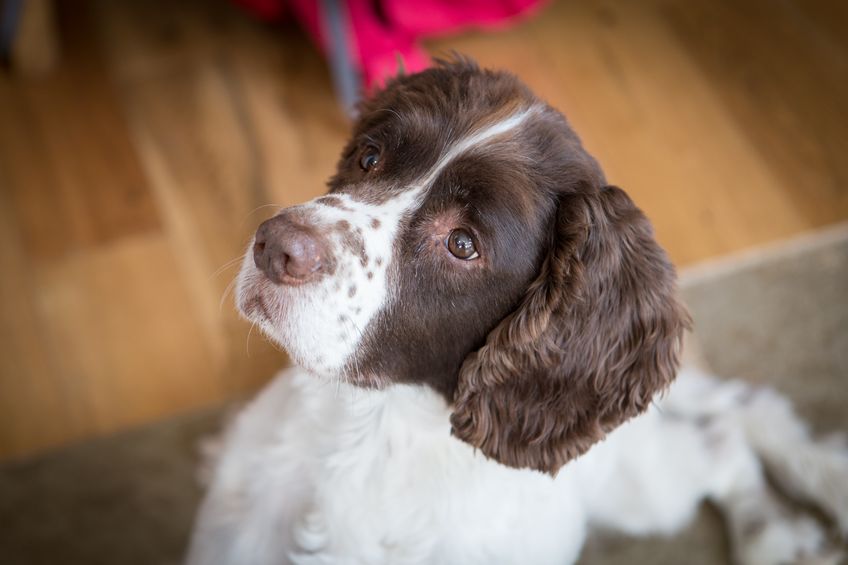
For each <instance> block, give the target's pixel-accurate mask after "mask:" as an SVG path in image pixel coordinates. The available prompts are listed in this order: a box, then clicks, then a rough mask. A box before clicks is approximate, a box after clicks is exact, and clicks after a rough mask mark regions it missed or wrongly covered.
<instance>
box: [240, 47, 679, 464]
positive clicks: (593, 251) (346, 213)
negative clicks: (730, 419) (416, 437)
mask: <svg viewBox="0 0 848 565" xmlns="http://www.w3.org/2000/svg"><path fill="white" fill-rule="evenodd" d="M238 306H239V308H240V310H241V311H242V312H243V313H244V315H245V316H247V317H248V318H249V319H250V320H252V321H254V322H256V323H258V324H259V325H260V327H261V328H262V330H263V331H264V332H265V333H266V334H267V335H268V336H269V337H270V338H271V339H272V340H274V341H276V342H277V343H279V344H280V345H282V346H283V347H285V348H286V349H287V350H288V351H289V353H290V354H291V356H292V358H293V359H294V360H295V362H297V363H298V364H300V365H302V366H303V367H304V368H306V369H307V370H309V371H311V372H313V373H316V374H318V375H324V376H329V377H332V378H338V379H343V380H345V381H348V382H351V383H354V384H357V385H360V386H364V387H382V386H387V385H390V384H392V383H396V382H403V383H419V384H422V385H424V386H430V387H433V388H434V389H435V390H437V391H438V392H440V393H441V394H443V395H444V396H445V398H446V399H447V401H448V402H449V403H450V404H452V408H453V415H452V417H451V423H452V424H453V427H454V430H453V432H454V434H455V435H456V436H457V437H459V438H460V439H462V440H464V441H467V442H468V443H471V444H472V445H474V446H476V447H479V448H480V449H481V450H482V451H483V452H484V453H485V454H486V455H488V456H490V457H492V458H494V459H497V460H498V461H500V462H502V463H504V464H507V465H511V466H515V467H531V468H535V469H539V470H544V471H548V472H555V471H556V470H557V469H559V467H560V466H561V465H563V464H564V463H565V462H566V461H568V460H569V459H571V458H573V457H575V456H576V455H579V454H580V453H582V452H584V451H585V450H586V449H588V447H589V446H591V445H592V443H594V442H596V441H598V440H599V439H601V438H602V437H603V436H604V434H605V433H607V432H608V431H609V430H611V429H612V428H614V427H615V426H617V425H618V424H620V423H621V422H623V421H624V420H625V419H627V418H629V417H631V416H633V415H635V414H637V413H639V412H641V411H642V410H644V409H645V408H646V407H647V405H648V403H649V402H650V399H651V398H652V396H653V394H654V393H655V392H656V391H658V390H660V389H662V388H663V387H664V386H665V385H666V384H668V382H670V380H671V378H673V374H674V371H675V369H676V364H677V351H678V346H679V341H680V337H681V333H682V330H683V328H684V327H685V324H686V315H685V312H684V311H683V309H682V308H681V307H680V306H679V304H678V302H677V300H676V298H675V281H674V272H673V269H672V268H671V266H670V265H669V263H668V261H667V259H666V257H665V254H664V253H663V252H662V250H661V249H660V248H659V247H658V246H657V244H656V243H655V242H654V240H653V236H652V233H651V230H650V225H649V224H648V222H647V220H646V219H645V218H644V216H643V215H642V214H641V212H639V210H638V209H637V208H636V207H635V206H634V205H633V203H632V202H631V201H630V199H629V198H628V197H627V196H626V195H625V194H624V193H623V192H622V191H621V190H619V189H617V188H615V187H609V186H606V183H605V181H604V177H603V174H602V173H601V171H600V169H599V167H598V165H597V163H596V162H595V161H594V159H592V158H591V157H590V156H589V155H588V154H587V153H586V152H585V150H584V149H583V148H582V146H581V145H580V142H579V140H578V138H577V137H576V136H575V135H574V133H573V132H572V131H571V129H570V128H569V126H568V124H567V123H566V121H565V119H564V118H563V117H562V116H561V115H560V114H559V113H557V112H556V111H555V110H553V109H551V108H550V107H548V106H546V105H545V104H544V103H542V102H540V101H539V100H538V99H537V98H536V97H535V96H533V94H532V93H530V91H529V90H528V89H527V88H526V87H524V86H523V85H522V84H521V83H520V82H518V81H517V79H515V78H514V77H512V76H511V75H508V74H504V73H492V72H488V71H481V70H479V69H478V68H477V67H476V66H475V65H473V64H471V63H468V62H459V63H449V64H442V65H440V66H439V67H437V68H434V69H430V70H428V71H425V72H423V73H419V74H417V75H413V76H409V77H401V78H399V79H397V80H396V81H394V82H392V83H390V84H389V85H388V86H387V88H386V89H385V90H384V91H382V92H380V93H378V94H377V95H376V96H375V97H373V98H372V99H371V100H369V101H368V102H366V103H364V105H363V106H362V107H361V109H360V118H359V120H358V121H357V123H356V124H355V126H354V133H353V137H352V139H351V141H350V143H348V145H347V147H346V148H345V149H344V152H343V155H342V158H341V160H340V162H339V165H338V171H337V173H336V175H335V176H334V177H333V178H332V179H331V180H330V192H329V194H328V195H326V196H324V197H321V198H318V199H316V200H313V201H311V202H309V203H306V204H304V205H301V206H297V207H294V208H290V209H287V210H284V211H283V212H281V213H280V214H279V215H277V216H276V217H274V218H272V219H271V220H268V221H267V222H265V223H264V224H262V226H260V228H259V230H258V231H257V234H256V237H255V240H254V243H253V245H252V249H251V251H250V252H248V254H247V255H246V257H245V260H244V264H243V266H242V271H241V273H240V275H239V281H238Z"/></svg>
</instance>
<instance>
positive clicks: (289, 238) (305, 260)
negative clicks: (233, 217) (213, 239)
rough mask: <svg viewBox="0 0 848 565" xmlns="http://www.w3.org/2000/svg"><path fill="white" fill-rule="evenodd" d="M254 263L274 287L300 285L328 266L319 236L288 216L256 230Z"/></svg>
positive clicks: (277, 218)
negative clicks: (277, 285)
mask: <svg viewBox="0 0 848 565" xmlns="http://www.w3.org/2000/svg"><path fill="white" fill-rule="evenodd" d="M253 262H254V263H255V264H256V268H258V269H259V270H260V271H262V272H263V273H265V275H267V277H268V278H269V279H271V281H273V282H274V283H275V284H298V283H300V282H304V281H306V279H308V278H309V277H311V276H313V275H315V274H318V273H320V272H322V270H323V269H324V268H325V267H326V266H327V263H328V261H327V257H326V249H325V246H324V245H323V244H322V242H321V240H320V239H319V238H318V237H317V236H316V234H315V233H314V232H313V231H312V230H310V229H309V228H307V227H306V226H303V225H300V224H297V223H295V222H294V221H292V220H291V218H289V217H287V215H286V214H281V215H279V216H275V217H273V218H271V219H270V220H267V221H265V222H263V223H262V225H260V226H259V229H257V230H256V238H255V239H254V243H253Z"/></svg>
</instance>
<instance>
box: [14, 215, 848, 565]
mask: <svg viewBox="0 0 848 565" xmlns="http://www.w3.org/2000/svg"><path fill="white" fill-rule="evenodd" d="M683 280H684V296H685V299H686V301H687V303H688V304H689V305H690V308H691V310H692V313H693V315H694V318H695V321H696V327H697V335H698V342H699V344H700V347H699V348H698V349H699V350H700V353H701V356H702V357H703V360H704V362H705V363H706V364H708V365H709V366H710V367H712V368H713V369H715V370H716V371H717V372H719V373H720V374H722V375H728V376H737V377H741V378H746V379H750V380H753V381H756V382H760V383H769V384H773V385H775V386H777V387H779V388H780V389H781V390H783V391H785V392H787V393H788V394H789V395H790V396H791V397H792V398H793V399H794V400H795V402H796V404H797V405H798V407H799V410H800V411H801V412H802V413H803V414H804V415H805V416H806V417H807V418H808V419H810V421H811V422H812V423H813V426H814V428H815V429H817V430H820V431H834V430H840V429H841V430H846V429H848V225H843V226H839V227H837V228H832V229H829V230H825V231H824V232H820V233H817V234H812V235H809V236H805V237H803V238H800V239H797V240H793V241H790V242H787V243H785V244H781V245H775V246H771V247H769V248H766V249H761V250H757V251H753V252H749V253H746V254H744V255H742V256H739V257H733V258H729V259H725V260H722V261H718V262H715V263H711V264H707V265H702V266H700V267H698V268H696V269H692V270H689V271H687V272H686V273H684V274H683ZM220 417H221V416H220V411H207V412H203V413H196V414H190V415H186V416H184V417H181V418H178V419H174V420H170V421H167V422H162V423H159V424H156V425H154V426H150V427H147V428H144V429H140V430H136V431H133V432H130V433H125V434H121V435H119V436H116V437H112V438H105V439H101V440H97V441H93V442H89V443H86V444H83V445H79V446H73V447H69V448H65V449H62V450H59V451H56V452H53V453H50V454H48V455H45V456H42V457H40V458H38V459H35V460H31V461H26V462H20V463H14V464H6V465H3V466H2V467H0V564H2V565H17V564H20V565H30V564H50V565H53V564H64V565H77V564H79V565H83V564H84V565H98V564H121V565H134V564H166V563H179V562H180V559H181V556H182V553H183V550H184V547H185V543H186V539H187V536H188V532H189V528H190V525H191V520H192V516H193V514H194V511H195V508H196V505H197V503H198V501H199V497H200V490H199V488H198V487H197V484H196V481H195V475H196V473H195V469H196V465H197V458H196V453H197V449H196V446H197V445H198V442H199V438H201V437H203V436H204V435H206V434H209V433H211V432H212V431H214V430H215V429H216V427H217V426H218V425H219V421H220ZM846 480H848V478H846ZM726 562H727V547H726V542H725V541H724V537H723V533H722V530H721V521H720V519H719V518H718V517H717V515H716V514H715V511H713V510H711V509H710V508H709V507H705V508H704V510H703V511H702V512H701V515H700V516H699V518H698V520H697V521H696V523H695V524H693V526H692V527H690V528H689V529H687V530H686V531H685V532H682V533H681V534H680V535H678V536H675V537H673V538H671V539H650V540H633V539H629V538H622V537H617V536H610V535H599V536H595V537H593V539H592V540H591V541H590V543H589V544H588V545H587V548H586V550H585V552H584V555H583V558H582V559H581V563H584V564H586V565H598V564H604V565H610V564H635V563H649V564H675V565H677V564H682V563H685V564H693V565H696V564H708V563H709V564H712V563H726Z"/></svg>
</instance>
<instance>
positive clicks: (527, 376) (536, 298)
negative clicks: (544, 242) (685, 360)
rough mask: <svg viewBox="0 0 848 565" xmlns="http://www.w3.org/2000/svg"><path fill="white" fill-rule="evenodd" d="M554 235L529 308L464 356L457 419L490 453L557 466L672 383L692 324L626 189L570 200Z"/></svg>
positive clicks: (458, 428) (563, 200) (509, 461)
mask: <svg viewBox="0 0 848 565" xmlns="http://www.w3.org/2000/svg"><path fill="white" fill-rule="evenodd" d="M553 232H554V233H553V234H552V236H551V242H550V247H549V249H550V251H549V253H548V255H547V257H546V258H545V259H544V262H543V264H542V267H541V272H540V274H539V276H538V277H537V279H536V280H535V281H533V283H532V284H531V285H530V287H529V288H528V290H527V293H526V295H525V297H524V299H523V301H522V303H521V304H520V306H519V307H518V309H517V310H516V311H515V312H513V313H511V314H510V315H509V316H507V317H506V318H505V319H504V320H503V321H501V323H500V324H499V325H498V326H497V327H496V328H495V329H494V330H492V332H491V333H490V334H489V336H488V338H487V340H486V344H485V345H484V346H483V347H482V348H481V349H480V350H479V351H477V352H475V353H473V354H472V355H470V356H469V357H468V359H466V361H465V363H464V364H463V366H462V369H461V370H460V375H459V381H458V385H457V391H456V395H455V398H454V412H453V414H452V416H451V424H452V426H453V434H454V435H455V436H456V437H458V438H460V439H462V440H463V441H465V442H467V443H469V444H471V445H473V446H475V447H477V448H479V449H480V450H481V451H482V452H483V453H484V454H485V455H486V456H488V457H491V458H492V459H495V460H497V461H499V462H501V463H503V464H505V465H509V466H511V467H529V468H532V469H537V470H539V471H544V472H547V473H552V474H554V473H556V472H557V471H558V470H559V468H560V467H562V466H563V465H564V464H565V463H566V462H568V461H569V460H571V459H573V458H575V457H577V456H578V455H580V454H582V453H584V452H585V451H586V450H587V449H589V447H591V446H592V444H594V443H595V442H597V441H599V440H600V439H602V438H603V437H604V436H605V435H606V434H607V433H608V432H609V431H611V430H612V429H613V428H615V427H617V426H618V425H619V424H621V423H622V422H624V421H625V420H627V419H628V418H630V417H632V416H635V415H636V414H639V413H640V412H642V411H644V410H645V409H646V408H647V407H648V405H649V404H650V402H651V399H652V397H653V396H654V394H655V393H657V392H658V391H660V390H662V389H663V388H665V387H666V386H667V385H668V384H669V383H670V382H671V381H672V379H673V378H674V375H675V372H676V370H677V366H678V354H679V350H680V345H681V340H682V335H683V331H684V329H685V328H686V327H687V326H688V324H689V318H688V314H687V313H686V310H685V309H684V308H683V307H682V306H681V305H680V303H679V302H678V300H677V294H676V291H677V289H676V277H675V273H674V268H673V267H672V265H671V264H670V262H669V260H668V258H667V257H666V254H665V252H664V251H663V250H662V249H661V248H660V247H659V245H657V243H656V242H655V241H654V237H653V232H652V229H651V225H650V223H649V222H648V220H647V219H646V218H645V216H644V215H643V214H642V212H641V211H640V210H639V209H638V208H636V206H635V205H634V204H633V201H632V200H630V198H629V197H628V196H627V195H626V194H625V193H624V191H622V190H621V189H619V188H616V187H611V186H608V187H604V188H602V189H601V190H597V189H590V190H589V191H586V192H580V193H572V194H566V195H563V196H560V201H559V203H558V208H557V214H556V218H555V221H554V229H553Z"/></svg>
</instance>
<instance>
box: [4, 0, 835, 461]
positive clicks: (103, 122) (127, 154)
mask: <svg viewBox="0 0 848 565" xmlns="http://www.w3.org/2000/svg"><path fill="white" fill-rule="evenodd" d="M58 13H59V16H60V17H59V29H60V32H61V37H62V49H61V52H62V59H61V64H60V65H59V66H58V67H57V68H56V69H55V70H54V71H52V72H51V73H49V74H46V75H43V76H31V77H23V76H19V75H13V74H9V73H3V74H0V273H2V276H0V458H2V457H6V458H8V457H17V456H23V455H26V454H29V453H32V452H35V451H38V450H41V449H44V448H47V447H51V446H55V445H59V444H62V443H66V442H69V441H74V440H79V439H82V438H85V437H90V436H93V435H97V434H103V433H107V432H112V431H115V430H118V429H122V428H126V427H128V426H133V425H137V424H140V423H142V422H146V421H150V420H153V419H156V418H159V417H162V416H165V415H168V414H172V413H176V412H179V411H185V410H189V409H192V408H195V407H200V406H204V405H209V404H212V403H217V402H221V401H223V400H226V399H231V398H234V397H240V396H244V395H246V394H247V393H249V392H250V391H252V390H255V388H256V387H257V386H259V385H260V384H261V383H262V382H264V381H265V380H266V379H267V378H268V377H270V376H271V375H272V374H273V372H274V370H275V369H276V368H278V367H279V366H281V365H282V364H283V363H284V356H283V355H282V354H281V353H279V352H277V351H276V350H274V349H273V348H272V347H271V346H269V345H268V344H267V343H266V342H265V341H264V340H263V339H262V338H261V337H259V336H258V335H256V332H254V333H253V334H252V335H250V334H249V328H248V325H247V324H246V323H244V322H243V321H241V320H239V319H238V317H237V316H236V315H235V313H234V312H233V308H232V305H231V298H230V296H229V295H228V294H227V287H228V284H229V282H230V281H231V280H232V277H233V276H234V275H235V272H236V267H237V265H236V263H233V262H232V261H233V260H234V259H237V258H238V257H239V255H240V253H241V251H242V249H243V246H244V245H245V244H246V242H247V241H248V238H249V237H250V234H251V232H252V230H253V229H255V227H256V225H257V224H258V223H259V222H260V221H261V220H263V219H265V218H266V217H269V216H270V215H271V214H272V213H273V212H274V210H275V209H276V208H275V206H285V205H290V204H294V203H296V202H299V201H301V200H304V199H306V198H310V197H313V196H315V195H317V194H319V193H321V192H322V191H323V188H324V180H325V179H326V178H327V176H328V175H329V173H330V172H331V170H332V168H333V166H334V164H335V160H336V158H337V153H338V151H339V150H340V149H341V144H342V143H343V141H344V139H345V137H346V135H347V123H346V120H345V118H344V117H343V116H342V114H341V112H340V111H339V110H338V108H337V106H336V102H335V98H334V96H333V92H332V87H331V84H330V81H329V77H328V74H327V70H326V67H325V65H324V63H323V61H322V59H321V57H320V56H319V55H318V54H317V53H316V52H315V50H314V49H313V48H312V47H311V45H310V44H309V43H308V41H307V40H306V38H305V37H304V36H303V34H302V33H300V32H299V31H297V29H296V28H295V27H294V26H292V25H283V26H281V27H273V26H267V25H263V24H259V23H257V22H254V21H252V20H250V19H249V18H248V17H246V16H245V15H244V14H243V13H242V12H240V11H239V10H238V9H237V8H235V7H234V6H232V5H230V4H228V3H226V2H223V1H220V0H219V1H214V2H212V1H210V2H203V1H201V0H192V1H184V2H165V1H164V0H122V1H121V2H111V1H109V0H91V1H90V2H79V1H78V2H60V3H59V9H58ZM427 46H428V48H429V49H430V50H431V52H433V53H436V54H438V53H445V52H447V51H448V50H450V49H455V50H457V51H460V52H463V53H467V54H469V55H471V56H473V57H475V58H476V59H478V60H479V61H480V62H481V63H482V64H483V65H486V66H492V67H502V68H507V69H511V70H512V71H514V72H516V73H517V74H518V75H519V76H521V77H522V78H523V79H524V80H525V81H526V82H527V83H529V84H530V85H531V86H532V87H533V88H534V90H536V91H537V92H538V93H539V94H540V95H541V96H543V97H544V98H545V99H546V100H548V101H549V102H550V103H551V104H553V105H554V106H556V107H558V108H560V109H561V110H563V111H564V112H565V113H566V114H567V115H568V117H569V119H570V120H571V122H572V124H573V125H574V127H575V128H576V129H577V131H578V132H579V133H580V134H581V135H582V137H583V139H584V142H585V143H586V145H587V146H588V147H589V149H590V151H592V152H593V153H594V154H595V155H596V156H597V157H598V158H599V160H600V161H601V163H602V165H603V166H604V167H605V170H606V171H607V174H608V177H609V179H610V181H611V182H613V183H615V184H618V185H620V186H622V187H624V188H625V189H626V190H628V192H630V194H631V195H632V196H633V197H634V199H635V200H636V201H637V203H638V204H639V205H640V206H641V207H642V208H643V209H644V210H645V211H646V212H647V213H648V215H649V216H650V217H651V218H652V219H653V221H654V224H655V227H656V230H657V234H658V237H659V239H660V240H661V242H662V243H663V244H664V245H665V246H666V247H667V248H668V249H669V251H670V253H671V255H672V257H673V258H674V259H675V261H677V263H678V264H679V265H681V266H685V265H688V264H691V263H693V262H695V261H698V260H701V259H704V258H708V257H714V256H718V255H722V254H726V253H728V252H732V251H735V250H738V249H742V248H746V247H750V246H753V245H757V244H761V243H764V242H768V241H772V240H775V239H780V238H784V237H787V236H790V235H793V234H796V233H799V232H803V231H806V230H809V229H812V228H816V227H819V226H823V225H826V224H830V223H834V222H839V221H843V220H845V219H846V218H848V157H846V155H848V104H846V100H848V9H846V4H844V3H840V2H837V1H833V0H809V1H806V0H787V1H786V2H781V3H773V2H768V1H767V0H742V1H739V2H736V1H731V0H690V1H683V0H646V1H639V2H632V1H631V2H628V1H624V0H622V1H620V2H613V1H600V2H572V1H567V2H566V1H562V2H556V3H553V4H552V5H550V6H548V7H547V8H546V9H545V10H544V11H543V12H542V13H541V14H540V15H539V16H538V17H536V18H534V19H532V20H529V21H527V22H524V23H522V24H520V25H518V26H516V27H514V28H512V29H510V30H507V31H504V32H500V33H493V34H480V33H474V32H471V33H467V34H463V35H461V36H457V37H451V38H446V39H440V40H437V41H430V42H428V44H427Z"/></svg>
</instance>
